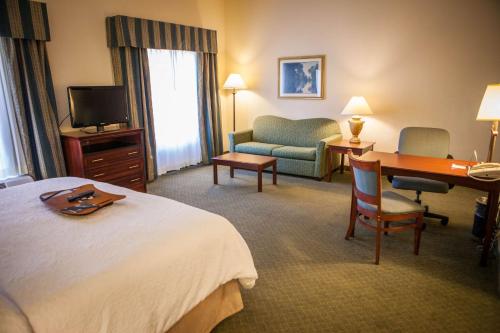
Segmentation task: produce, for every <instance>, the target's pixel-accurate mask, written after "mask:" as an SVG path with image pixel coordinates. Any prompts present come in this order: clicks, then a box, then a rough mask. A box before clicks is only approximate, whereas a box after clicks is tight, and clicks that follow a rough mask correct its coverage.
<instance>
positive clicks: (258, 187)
mask: <svg viewBox="0 0 500 333" xmlns="http://www.w3.org/2000/svg"><path fill="white" fill-rule="evenodd" d="M257 184H258V185H257V190H258V191H259V192H262V169H259V170H258V171H257Z"/></svg>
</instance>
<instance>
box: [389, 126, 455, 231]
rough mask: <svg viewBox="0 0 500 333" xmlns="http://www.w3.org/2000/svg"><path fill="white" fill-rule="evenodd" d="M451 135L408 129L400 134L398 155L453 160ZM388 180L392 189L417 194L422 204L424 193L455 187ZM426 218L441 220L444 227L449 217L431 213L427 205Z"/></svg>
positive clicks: (419, 180) (424, 181)
mask: <svg viewBox="0 0 500 333" xmlns="http://www.w3.org/2000/svg"><path fill="white" fill-rule="evenodd" d="M449 149H450V134H449V133H448V131H447V130H445V129H441V128H429V127H406V128H403V129H402V130H401V133H400V134H399V145H398V151H397V153H400V154H407V155H417V156H428V157H439V158H453V157H452V156H451V155H449V153H448V152H449ZM387 178H388V180H389V181H390V182H391V183H392V187H394V188H397V189H401V190H412V191H415V192H416V193H417V197H416V198H415V202H417V203H419V204H422V200H421V199H420V196H421V195H422V192H433V193H448V190H450V189H451V188H453V185H451V184H448V183H445V182H440V181H437V180H431V179H425V178H417V177H403V176H394V177H392V176H389V177H387ZM424 208H425V212H424V216H425V217H430V218H436V219H440V220H441V224H442V225H447V224H448V220H449V219H448V216H445V215H440V214H436V213H431V212H429V206H427V205H425V206H424Z"/></svg>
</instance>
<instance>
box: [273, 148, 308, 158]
mask: <svg viewBox="0 0 500 333" xmlns="http://www.w3.org/2000/svg"><path fill="white" fill-rule="evenodd" d="M272 154H273V156H276V157H283V158H290V159H295V160H306V161H315V160H316V148H314V147H295V146H283V147H279V148H275V149H273V152H272Z"/></svg>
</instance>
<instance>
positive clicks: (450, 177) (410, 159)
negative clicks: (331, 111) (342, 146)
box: [361, 151, 500, 266]
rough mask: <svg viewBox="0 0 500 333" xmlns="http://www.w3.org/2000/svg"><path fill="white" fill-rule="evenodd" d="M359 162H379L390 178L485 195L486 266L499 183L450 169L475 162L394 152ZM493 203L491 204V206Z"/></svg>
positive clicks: (483, 257) (368, 156)
mask: <svg viewBox="0 0 500 333" xmlns="http://www.w3.org/2000/svg"><path fill="white" fill-rule="evenodd" d="M361 159H362V160H367V161H376V160H380V163H381V166H382V174H384V175H393V176H410V177H421V178H428V179H434V180H439V181H443V182H446V183H449V184H455V185H458V186H464V187H469V188H473V189H476V190H480V191H484V192H487V193H488V207H487V222H486V230H485V236H484V239H483V252H482V254H481V261H480V264H481V266H486V264H487V262H488V253H489V250H490V247H491V243H492V241H493V231H494V227H495V224H496V218H497V214H498V196H499V192H500V181H496V182H482V181H479V180H475V179H472V178H470V177H468V176H467V170H464V169H456V168H452V164H458V165H466V166H472V165H475V164H476V162H470V161H461V160H451V159H445V158H434V157H422V156H413V155H402V154H394V153H382V152H374V151H370V152H367V153H366V154H364V155H362V156H361ZM492 203H493V204H492Z"/></svg>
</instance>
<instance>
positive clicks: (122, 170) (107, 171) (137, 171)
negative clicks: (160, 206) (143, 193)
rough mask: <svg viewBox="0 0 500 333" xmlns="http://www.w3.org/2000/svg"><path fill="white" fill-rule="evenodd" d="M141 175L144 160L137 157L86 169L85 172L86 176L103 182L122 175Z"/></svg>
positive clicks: (142, 173)
mask: <svg viewBox="0 0 500 333" xmlns="http://www.w3.org/2000/svg"><path fill="white" fill-rule="evenodd" d="M143 175H144V162H143V161H142V160H140V159H137V158H136V159H131V160H130V161H122V162H115V164H114V165H112V166H105V167H102V168H93V169H91V170H87V171H86V173H85V176H86V178H89V179H94V180H98V181H103V182H108V181H110V180H113V179H118V178H123V177H129V176H143Z"/></svg>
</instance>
